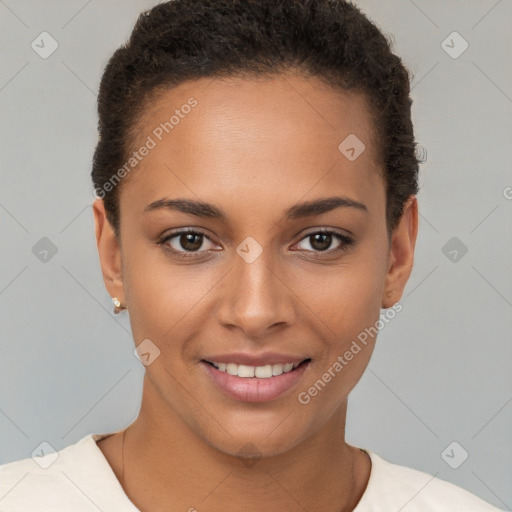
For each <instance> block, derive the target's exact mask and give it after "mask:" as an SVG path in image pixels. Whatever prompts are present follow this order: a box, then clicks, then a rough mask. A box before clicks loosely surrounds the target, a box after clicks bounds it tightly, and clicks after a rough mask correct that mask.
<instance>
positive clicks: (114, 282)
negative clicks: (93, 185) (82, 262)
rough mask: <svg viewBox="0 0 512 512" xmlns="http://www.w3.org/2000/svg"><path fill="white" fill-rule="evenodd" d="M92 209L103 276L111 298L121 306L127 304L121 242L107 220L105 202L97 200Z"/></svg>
mask: <svg viewBox="0 0 512 512" xmlns="http://www.w3.org/2000/svg"><path fill="white" fill-rule="evenodd" d="M92 207H93V211H94V226H95V232H96V245H97V247H98V255H99V258H100V265H101V273H102V274H103V281H104V283H105V287H106V288H107V291H108V293H109V294H110V296H111V297H117V298H118V299H119V300H120V301H121V304H125V296H124V287H123V276H122V268H121V249H120V246H119V242H118V240H117V238H116V236H115V232H114V229H113V227H112V225H111V224H110V222H109V221H108V219H107V215H106V212H105V205H104V203H103V200H102V199H96V200H95V201H94V203H93V205H92Z"/></svg>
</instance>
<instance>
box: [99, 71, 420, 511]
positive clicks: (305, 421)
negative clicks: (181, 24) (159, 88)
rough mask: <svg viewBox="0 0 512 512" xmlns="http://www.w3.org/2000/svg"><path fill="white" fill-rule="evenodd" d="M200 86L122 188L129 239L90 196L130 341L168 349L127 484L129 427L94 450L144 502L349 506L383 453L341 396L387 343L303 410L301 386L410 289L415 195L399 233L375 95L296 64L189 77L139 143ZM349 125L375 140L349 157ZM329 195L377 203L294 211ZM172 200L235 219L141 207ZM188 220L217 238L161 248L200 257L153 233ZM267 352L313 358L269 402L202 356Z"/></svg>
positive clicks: (147, 124) (104, 263)
mask: <svg viewBox="0 0 512 512" xmlns="http://www.w3.org/2000/svg"><path fill="white" fill-rule="evenodd" d="M191 96H193V97H195V98H196V99H197V101H198V105H197V107H195V108H194V109H193V110H192V111H191V112H190V113H189V114H188V115H187V116H185V117H184V119H181V120H180V123H179V125H177V126H175V128H174V129H173V131H172V132H171V133H170V134H169V135H167V136H166V137H165V138H164V139H163V140H162V141H161V142H159V143H158V144H157V146H156V147H155V148H154V149H152V150H151V151H150V152H149V154H148V156H146V157H145V158H144V159H143V161H142V162H141V163H139V165H138V166H137V168H136V169H135V170H133V171H132V173H131V174H130V175H129V176H128V177H127V178H125V181H124V183H122V188H121V194H120V211H121V229H120V240H121V243H118V241H117V240H116V237H115V235H114V231H113V228H112V226H111V225H110V224H109V223H108V221H107V219H106V216H105V210H104V206H103V201H102V200H101V199H97V200H96V201H95V202H94V205H93V209H94V219H95V230H96V240H97V246H98V252H99V258H100V264H101V269H102V273H103V279H104V282H105V286H106V288H107V290H108V292H109V294H110V295H111V296H112V297H117V298H118V299H119V300H120V301H121V303H122V304H123V305H124V306H126V308H127V309H128V312H129V316H130V322H131V328H132V332H133V336H134V340H135V344H136V345H138V344H139V343H140V342H141V341H142V340H144V339H147V338H149V339H150V340H151V341H152V342H153V343H154V344H155V345H156V346H157V347H158V348H159V350H160V356H159V357H157V358H156V359H155V360H154V361H153V362H152V363H151V364H150V365H148V366H146V367H145V369H146V373H145V377H144V383H143V396H142V404H141V409H140V412H139V415H138V417H137V419H136V420H135V421H134V422H133V423H132V424H131V425H130V426H129V427H128V428H127V429H125V434H126V438H125V448H124V478H123V462H122V455H121V449H122V446H121V440H122V439H121V432H120V433H117V434H114V435H111V436H109V437H107V438H106V439H104V440H102V441H99V442H98V446H99V447H100V449H101V450H102V452H103V454H104V455H105V457H106V458H107V460H108V462H109V464H110V465H111V466H112V469H113V470H114V473H115V474H116V476H117V477H118V479H119V480H120V481H121V483H122V485H123V488H124V490H125V492H126V493H127V495H128V497H129V498H130V499H131V500H132V501H133V503H134V504H135V505H136V506H137V507H138V508H139V509H140V510H142V511H151V512H154V511H164V510H165V511H168V510H170V509H172V510H189V509H191V508H192V507H194V508H195V509H197V510H198V511H199V512H200V511H201V510H208V511H210V512H217V511H219V512H220V511H225V510H244V511H260V510H284V511H299V510H304V509H306V510H308V511H310V512H316V511H324V512H325V511H327V510H328V511H333V512H334V511H337V512H338V511H340V510H352V509H353V508H354V507H355V505H356V504H357V502H358V501H359V500H360V498H361V496H362V494H363V492H364V490H365V488H366V485H367V482H368V478H369V475H370V470H371V462H370V460H369V457H368V456H367V455H366V454H365V453H364V452H362V451H361V450H359V449H357V448H356V447H353V446H350V445H349V444H348V443H346V441H345V437H344V431H345V419H346V410H347V398H348V395H349V393H350V391H351V390H352V389H353V388H354V386H355V385H356V383H357V382H358V380H359V379H360V377H361V375H362V374H363V372H364V370H365V369H366V367H367V365H368V362H369V360H370V356H371V353H372V351H373V348H374V345H375V339H374V338H369V340H368V343H367V345H366V346H365V347H364V349H363V350H361V352H359V353H358V354H357V355H355V356H354V358H353V359H352V360H351V361H350V362H349V364H347V365H346V366H345V367H344V368H343V370H342V371H341V372H339V373H338V374H337V375H336V377H335V378H333V379H332V380H331V381H330V382H329V383H328V384H327V385H326V386H325V387H324V388H323V389H322V391H321V392H319V393H318V394H317V396H315V397H314V398H312V399H311V401H310V402H309V403H308V404H307V405H304V404H301V403H300V402H299V401H298V399H297V396H298V394H299V393H300V392H301V391H307V390H308V388H310V387H311V386H312V385H313V383H314V382H315V381H317V380H318V379H319V378H321V376H322V374H323V373H324V372H326V371H327V369H328V368H329V367H331V366H332V365H333V363H334V362H335V361H336V360H337V357H338V356H339V355H342V354H344V353H345V352H346V351H347V350H348V349H349V347H350V345H351V343H352V341H353V340H355V339H356V338H357V336H358V334H359V333H361V332H362V331H364V329H365V328H368V327H370V326H374V325H375V323H376V322H377V321H378V319H379V314H380V309H381V308H388V307H391V306H392V305H393V304H395V303H396V302H397V301H398V300H399V299H400V297H401V296H402V293H403V290H404V287H405V285H406V282H407V280H408V278H409V276H410V273H411V270H412V266H413V256H414V247H415V243H416V236H417V230H418V220H417V216H418V210H417V208H418V207H417V200H416V197H415V196H411V197H410V198H409V200H408V201H407V204H406V205H405V209H404V213H403V215H402V217H401V219H400V222H399V224H398V226H397V227H396V229H395V230H394V231H393V233H392V237H391V240H389V239H388V236H387V232H386V224H385V186H384V181H383V178H382V167H381V163H380V162H379V158H378V153H377V149H376V145H375V141H374V139H373V136H372V126H371V118H370V114H369V111H368V108H367V105H366V101H365V97H364V96H362V95H359V94H355V93H350V94H349V93H342V92H340V91H338V90H334V89H331V88H330V87H328V86H327V85H324V84H323V83H322V82H320V81H318V80H317V79H316V78H307V77H304V76H301V75H299V74H292V73H289V74H286V75H279V76H277V77H273V78H265V79H258V80H255V79H253V78H252V79H248V78H240V77H237V78H234V77H230V78H224V79H219V78H216V79H213V80H212V79H200V80H195V81H191V82H189V83H186V84H181V85H180V86H179V87H176V88H174V89H172V90H169V91H166V92H164V93H162V94H161V95H160V96H159V97H157V98H156V99H155V101H154V102H152V108H151V109H150V110H148V111H147V113H146V114H145V116H144V118H143V119H141V120H140V121H139V123H138V125H137V130H138V132H137V133H140V138H139V143H138V144H137V145H136V147H139V146H140V144H142V143H143V141H144V140H146V137H147V135H149V134H151V132H152V130H153V129H154V128H155V127H156V126H158V125H159V124H160V123H161V122H163V121H165V120H166V119H168V118H169V112H171V113H172V112H173V111H174V110H175V109H176V108H180V106H181V105H183V104H185V103H186V102H187V99H188V98H189V97H191ZM351 133H353V134H356V135H357V137H358V138H359V139H360V140H361V141H363V143H364V144H365V146H366V149H365V150H364V151H363V152H362V153H361V155H360V156H359V157H358V158H357V159H356V160H354V161H349V160H348V159H347V158H346V157H345V156H344V155H343V154H342V153H341V152H340V151H339V150H338V145H339V144H340V142H341V141H343V140H344V139H345V138H346V137H347V135H348V134H351ZM332 196H347V197H349V198H351V199H354V200H356V201H360V202H362V203H364V204H365V205H366V207H367V210H368V211H367V212H364V211H361V210H359V209H356V208H350V207H342V208H336V209H334V210H332V211H329V212H326V213H322V214H319V215H314V216H310V217H307V218H302V219H297V220H293V221H287V220H286V219H285V218H284V212H285V210H286V209H287V208H289V207H291V206H292V205H294V204H296V203H299V202H303V201H310V200H314V199H318V198H324V197H332ZM164 197H167V198H178V197H179V198H187V199H195V200H197V199H200V200H202V201H205V202H208V203H212V204H214V205H216V206H217V207H219V208H222V209H223V210H224V211H225V212H226V215H227V222H222V221H220V220H217V219H211V218H203V217H196V216H194V215H191V214H186V213H182V212H178V211H172V210H159V211H152V212H149V213H143V211H144V208H145V207H146V206H147V205H148V204H150V203H151V202H153V201H155V200H158V199H161V198H164ZM187 227H194V228H197V229H199V230H201V231H202V232H204V233H205V234H206V235H207V237H208V238H205V237H203V238H201V237H199V239H196V242H197V244H196V247H198V248H199V249H198V250H197V249H196V252H193V250H194V249H193V247H192V249H190V247H191V246H193V244H190V243H189V244H188V245H187V243H186V240H185V241H183V238H181V242H182V243H181V244H180V236H177V237H175V238H174V239H173V240H172V241H168V242H167V246H168V247H171V246H170V244H171V243H172V247H171V248H175V249H176V250H177V251H181V252H182V253H184V252H187V250H188V254H192V256H191V257H190V258H188V259H185V258H180V257H179V255H176V256H173V255H172V254H171V253H169V252H166V251H165V250H164V246H163V245H158V244H157V242H158V240H159V238H161V237H162V236H163V235H168V234H170V233H169V232H170V231H171V230H175V229H177V228H187ZM319 228H320V229H322V228H325V229H329V230H331V231H335V232H340V233H343V234H351V236H352V238H353V240H354V243H353V244H352V245H349V246H347V248H346V250H345V251H344V250H336V249H338V248H340V247H343V243H342V242H339V241H338V240H337V239H336V238H334V237H333V238H332V239H331V240H332V241H331V243H329V241H327V242H325V246H324V247H327V250H326V251H325V250H324V251H322V243H321V242H316V243H315V238H314V237H311V235H312V234H314V233H317V232H318V229H319ZM306 235H309V236H306ZM248 236H251V237H253V238H254V239H255V240H256V241H257V242H258V243H259V244H260V246H261V247H262V249H263V252H262V253H261V254H260V256H259V257H258V258H256V259H255V260H254V261H253V262H252V263H247V262H246V261H245V260H244V259H242V258H241V257H240V256H239V255H238V253H237V252H236V248H237V247H238V246H239V245H240V244H241V242H242V241H243V240H244V239H245V238H246V237H248ZM201 240H202V241H203V243H202V245H200V244H201ZM270 350H275V351H278V352H284V353H287V354H293V355H300V356H303V358H306V357H310V358H311V363H310V365H309V367H308V368H307V369H306V371H305V372H304V374H303V376H302V378H301V380H300V382H299V383H298V385H296V386H294V387H293V388H292V389H290V390H288V391H287V392H286V393H284V394H283V395H282V396H280V397H278V398H277V399H275V400H272V401H269V402H264V403H249V402H244V401H240V400H234V399H232V398H228V397H226V396H225V395H223V394H222V393H221V392H220V391H219V390H218V388H216V387H215V386H214V385H212V383H211V382H210V380H209V379H208V378H207V376H206V375H205V372H204V369H203V368H202V367H201V365H200V364H199V361H200V360H201V359H202V358H204V357H205V356H206V355H207V354H219V353H226V352H233V351H243V352H251V353H253V354H259V353H263V352H265V351H270ZM248 443H250V444H248ZM243 447H245V448H243ZM248 447H249V448H248ZM241 449H244V450H245V451H246V452H251V453H257V454H258V457H257V458H256V459H253V460H252V463H250V459H247V458H243V457H239V456H237V454H238V452H239V451H240V450H241ZM244 453H245V452H244ZM312 489H314V490H315V492H314V493H313V492H311V490H312Z"/></svg>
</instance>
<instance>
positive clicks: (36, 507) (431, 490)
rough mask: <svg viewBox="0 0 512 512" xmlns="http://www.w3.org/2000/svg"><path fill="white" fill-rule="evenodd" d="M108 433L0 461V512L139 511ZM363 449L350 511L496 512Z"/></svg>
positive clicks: (463, 492) (440, 482) (470, 496)
mask: <svg viewBox="0 0 512 512" xmlns="http://www.w3.org/2000/svg"><path fill="white" fill-rule="evenodd" d="M112 433H113V432H112ZM112 433H104V434H89V435H87V436H85V437H83V438H82V439H81V440H80V441H78V442H77V443H75V444H73V445H70V446H67V447H66V448H63V449H62V450H60V451H58V452H48V453H46V454H45V455H42V456H40V457H35V459H36V460H37V462H36V461H35V460H34V459H32V458H26V459H22V460H18V461H14V462H9V463H7V464H3V465H0V512H98V511H101V512H140V511H139V509H138V508H137V507H135V505H134V504H133V503H132V502H131V501H130V500H129V498H128V496H127V495H126V494H125V492H124V490H123V488H122V487H121V484H120V483H119V481H118V480H117V478H116V476H115V474H114V472H113V471H112V468H111V467H110V465H109V463H108V461H107V459H106V458H105V456H104V455H103V452H102V451H101V450H100V448H99V447H98V445H97V444H96V441H97V440H99V439H102V438H104V437H107V436H109V435H111V434H112ZM365 451H366V452H367V453H368V454H369V455H370V457H371V461H372V469H371V473H370V479H369V481H368V484H367V487H366V490H365V492H364V494H363V496H362V498H361V500H360V501H359V503H358V505H357V506H356V508H355V509H354V511H353V512H398V511H400V512H500V510H499V509H497V508H495V507H493V506H492V505H489V504H488V503H486V502H485V501H483V500H482V499H480V498H478V497H477V496H475V495H473V494H471V493H469V492H468V491H466V490H464V489H462V488H460V487H457V486H456V485H454V484H451V483H448V482H445V481H444V480H440V479H438V478H433V477H432V476H431V475H429V474H427V473H423V472H421V471H417V470H415V469H411V468H407V467H404V466H399V465H397V464H392V463H390V462H387V461H386V460H384V459H382V458H381V457H379V456H378V455H377V454H375V453H373V452H371V451H369V450H365ZM41 466H42V467H41ZM501 512H503V511H501Z"/></svg>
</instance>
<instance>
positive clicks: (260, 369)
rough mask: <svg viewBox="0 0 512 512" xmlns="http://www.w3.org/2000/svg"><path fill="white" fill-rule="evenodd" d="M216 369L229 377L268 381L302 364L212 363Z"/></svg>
mask: <svg viewBox="0 0 512 512" xmlns="http://www.w3.org/2000/svg"><path fill="white" fill-rule="evenodd" d="M211 363H212V364H213V366H215V368H217V369H219V370H221V371H223V372H226V373H229V375H237V376H238V377H258V378H260V379H268V378H270V377H273V376H275V375H281V374H282V373H287V372H290V371H291V370H293V369H294V368H297V366H299V364H300V363H286V364H267V365H265V366H246V365H244V364H235V363H217V362H214V361H211Z"/></svg>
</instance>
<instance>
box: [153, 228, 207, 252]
mask: <svg viewBox="0 0 512 512" xmlns="http://www.w3.org/2000/svg"><path fill="white" fill-rule="evenodd" d="M205 240H208V241H210V242H211V240H210V239H209V238H208V237H207V236H206V235H205V234H204V233H202V232H200V231H193V230H181V231H177V232H175V233H172V234H170V235H168V236H166V237H164V238H163V239H162V240H160V241H159V242H158V243H159V244H161V245H163V246H164V248H165V250H167V251H170V252H173V253H177V254H179V255H180V256H193V255H194V253H199V254H201V253H205V252H207V250H200V249H201V248H202V247H203V245H204V242H205ZM187 253H190V254H187Z"/></svg>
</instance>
